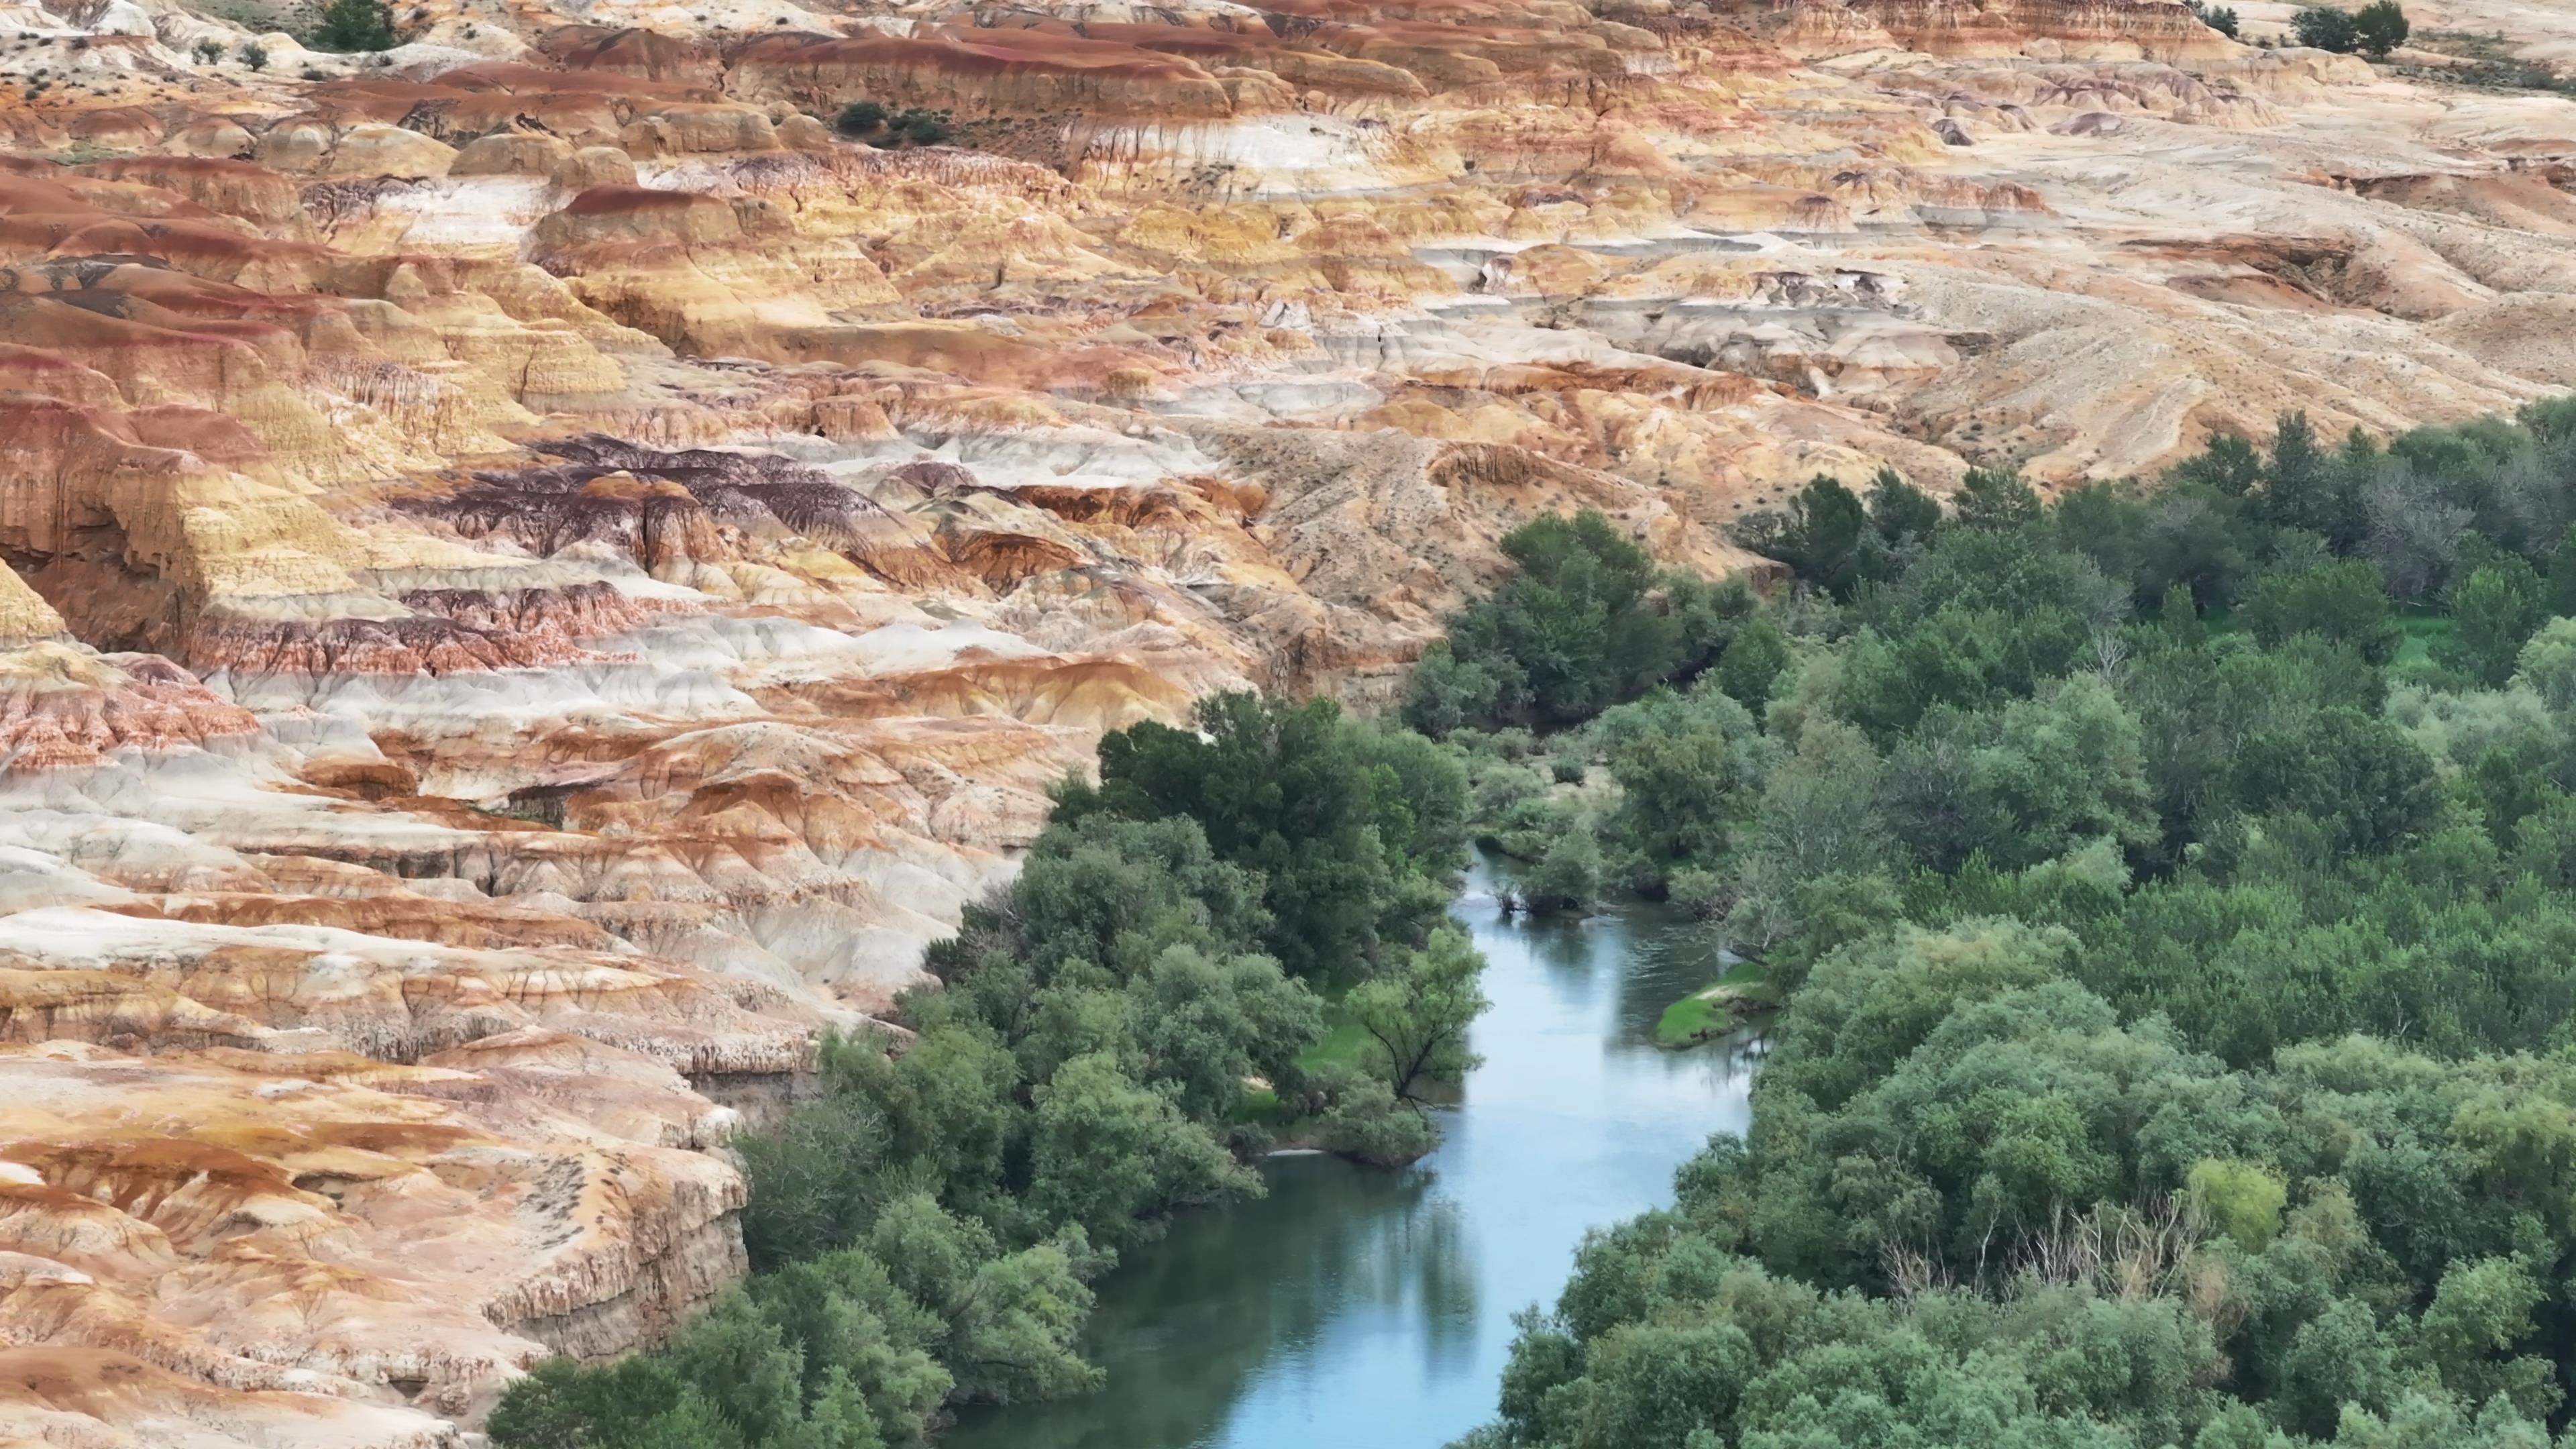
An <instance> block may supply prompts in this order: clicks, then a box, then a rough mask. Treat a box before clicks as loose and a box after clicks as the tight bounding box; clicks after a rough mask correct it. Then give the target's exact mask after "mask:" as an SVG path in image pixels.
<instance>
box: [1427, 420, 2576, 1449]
mask: <svg viewBox="0 0 2576 1449" xmlns="http://www.w3.org/2000/svg"><path fill="white" fill-rule="evenodd" d="M2014 492H2015V490H2013V489H2012V488H2010V487H2009V486H2001V487H1998V486H1996V485H1994V484H1993V483H1992V482H1991V480H1990V481H1989V482H1988V484H1987V486H1986V487H1985V488H1984V489H1983V490H1982V496H1981V497H1980V498H1978V499H1977V500H1976V506H1975V507H1974V508H1967V507H1962V508H1960V509H1959V510H1957V511H1956V512H1955V513H1954V514H1953V515H1952V516H1951V517H1949V518H1947V519H1945V520H1944V521H1942V522H1941V523H1940V524H1938V525H1937V526H1936V527H1935V528H1934V529H1933V530H1932V531H1931V533H1930V535H1929V537H1928V538H1926V539H1925V540H1924V541H1923V543H1922V546H1921V547H1920V548H1919V549H1917V550H1913V551H1911V552H1910V554H1909V555H1908V556H1905V557H1901V558H1899V559H1897V560H1896V561H1895V563H1894V564H1893V566H1891V567H1886V568H1884V569H1883V570H1882V571H1880V572H1878V573H1876V574H1875V575H1867V574H1865V575H1864V577H1863V578H1862V579H1861V581H1860V582H1859V583H1857V584H1856V585H1855V586H1853V588H1852V590H1851V594H1850V598H1849V600H1848V602H1838V601H1836V600H1835V599H1834V589H1835V587H1836V578H1835V575H1834V574H1833V573H1832V572H1831V571H1830V570H1829V571H1828V572H1827V574H1826V575H1825V576H1824V577H1821V578H1819V579H1816V580H1813V581H1812V582H1810V581H1804V580H1802V581H1801V585H1800V586H1799V587H1794V588H1792V589H1790V590H1788V591H1785V593H1784V596H1783V597H1782V598H1781V599H1779V600H1777V601H1774V602H1772V603H1769V604H1766V605H1764V606H1762V607H1761V608H1760V609H1759V610H1757V611H1756V613H1755V615H1754V617H1757V618H1761V619H1765V620H1769V621H1770V622H1772V623H1773V624H1774V625H1775V626H1776V627H1778V629H1779V630H1780V632H1781V633H1782V635H1783V636H1784V638H1785V639H1786V640H1787V641H1788V644H1789V653H1790V656H1791V662H1790V664H1789V666H1788V668H1787V669H1786V670H1785V671H1784V673H1783V674H1782V676H1781V677H1780V678H1779V679H1778V680H1777V681H1776V682H1775V684H1774V685H1773V687H1772V688H1771V690H1770V691H1769V698H1768V700H1767V701H1766V702H1765V703H1764V704H1763V705H1761V706H1760V708H1759V709H1758V710H1757V709H1756V708H1754V707H1753V706H1751V705H1749V704H1748V703H1746V702H1745V701H1744V700H1741V699H1738V698H1735V697H1734V696H1731V695H1729V694H1727V693H1726V692H1725V691H1724V690H1723V689H1722V688H1720V687H1718V686H1717V685H1715V684H1714V683H1713V682H1712V680H1711V679H1710V678H1709V677H1708V676H1707V675H1705V674H1703V675H1702V676H1701V677H1700V678H1698V679H1696V680H1693V681H1691V682H1689V683H1688V684H1687V685H1686V686H1684V687H1679V688H1669V689H1664V690H1659V691H1655V692H1652V693H1649V694H1648V695H1646V696H1645V697H1644V698H1642V699H1641V700H1639V701H1637V702H1636V703H1634V704H1630V705H1624V706H1620V707H1619V708H1617V709H1612V710H1605V711H1603V712H1602V713H1601V714H1600V715H1599V716H1598V717H1597V718H1595V719H1594V720H1593V721H1591V722H1590V723H1589V724H1587V725H1585V726H1583V727H1582V728H1581V729H1580V730H1578V731H1575V732H1573V733H1572V736H1571V738H1570V739H1568V740H1565V741H1561V742H1559V743H1558V744H1557V747H1556V748H1557V751H1558V752H1559V753H1562V752H1564V751H1566V750H1574V751H1578V752H1582V753H1585V754H1586V755H1587V756H1589V757H1592V758H1601V759H1607V760H1609V761H1610V762H1612V768H1613V773H1616V772H1617V768H1618V766H1617V761H1619V760H1620V759H1621V758H1623V757H1625V758H1628V759H1630V760H1631V761H1632V763H1631V765H1630V767H1629V769H1630V774H1631V777H1632V778H1635V779H1637V780H1640V781H1643V782H1646V783H1645V786H1644V788H1652V789H1654V790H1655V791H1657V792H1658V794H1659V795H1660V796H1665V797H1669V796H1672V795H1674V794H1676V793H1678V792H1679V790H1680V786H1679V785H1678V784H1676V778H1679V779H1683V780H1687V781H1688V782H1689V783H1690V785H1691V787H1692V788H1694V789H1696V790H1698V791H1700V792H1701V793H1700V795H1699V796H1698V797H1697V798H1698V799H1699V801H1700V802H1701V803H1700V804H1699V805H1695V806H1693V807H1692V808H1691V809H1690V810H1689V811H1688V812H1685V813H1682V814H1672V813H1670V812H1665V811H1662V810H1661V809H1660V807H1659V805H1653V806H1650V805H1640V804H1638V803H1636V802H1635V799H1634V796H1635V793H1636V790H1637V789H1638V788H1640V787H1638V786H1630V787H1628V788H1627V789H1626V790H1625V791H1623V792H1621V793H1619V794H1616V795H1608V796H1604V797H1599V798H1594V797H1580V798H1575V797H1569V796H1567V795H1566V794H1564V793H1562V792H1561V789H1560V787H1551V786H1549V785H1547V784H1546V783H1545V779H1546V773H1545V772H1543V771H1542V770H1541V769H1540V768H1539V766H1538V765H1537V764H1534V763H1533V760H1534V759H1535V756H1536V752H1535V750H1534V749H1528V750H1522V749H1519V748H1518V747H1517V742H1516V741H1513V740H1511V739H1509V738H1508V737H1506V736H1502V735H1499V734H1496V735H1470V736H1469V737H1468V738H1467V740H1466V743H1467V744H1469V745H1470V746H1473V747H1474V750H1473V753H1472V764H1471V769H1472V770H1473V771H1474V773H1475V776H1476V778H1475V783H1474V785H1473V789H1472V792H1471V799H1472V800H1473V802H1474V805H1475V814H1476V819H1477V822H1478V825H1477V828H1478V829H1479V830H1490V831H1494V832H1496V833H1498V834H1508V833H1510V832H1511V831H1512V830H1514V829H1519V828H1525V827H1526V826H1527V821H1528V819H1529V815H1528V812H1526V811H1523V812H1522V814H1520V815H1517V816H1516V815H1515V814H1514V813H1513V812H1514V811H1516V810H1521V806H1522V802H1523V801H1525V800H1526V799H1528V798H1530V797H1529V794H1528V793H1527V792H1529V791H1537V792H1539V798H1541V799H1543V800H1548V801H1549V802H1550V804H1551V807H1552V808H1555V809H1557V810H1558V811H1559V813H1560V814H1561V815H1563V816H1564V817H1567V818H1565V819H1563V820H1562V821H1561V822H1560V825H1561V829H1562V830H1564V831H1568V832H1570V831H1573V830H1578V829H1580V830H1584V831H1586V832H1588V833H1590V834H1591V835H1592V836H1593V837H1594V838H1595V839H1596V840H1597V841H1598V842H1599V843H1600V845H1601V848H1602V849H1603V851H1604V853H1605V856H1606V857H1608V858H1609V860H1610V868H1611V870H1612V873H1613V874H1617V873H1619V872H1620V871H1621V870H1622V869H1629V868H1634V869H1635V870H1636V871H1637V873H1639V874H1643V875H1660V876H1661V877H1662V879H1663V880H1664V881H1665V882H1666V883H1667V884H1668V885H1669V887H1670V888H1671V889H1672V890H1673V892H1674V893H1675V895H1676V896H1677V897H1679V896H1685V895H1687V896H1688V897H1689V898H1690V899H1691V901H1692V903H1693V904H1694V906H1695V908H1697V909H1700V910H1702V911H1703V912H1704V913H1706V914H1708V915H1710V916H1711V917H1712V918H1713V919H1716V920H1719V921H1721V922H1722V923H1723V924H1724V927H1725V929H1726V931H1727V933H1728V934H1729V936H1730V937H1731V938H1733V939H1735V940H1737V941H1739V942H1742V943H1744V945H1745V946H1746V947H1747V948H1749V949H1751V950H1753V951H1754V952H1756V953H1757V954H1759V955H1760V957H1761V959H1762V965H1763V969H1764V972H1765V974H1766V975H1767V976H1768V978H1769V980H1770V981H1771V982H1772V983H1773V985H1774V986H1776V987H1777V988H1779V989H1781V990H1783V991H1784V992H1786V993H1788V1005H1787V1008H1786V1010H1785V1012H1784V1013H1783V1015H1782V1016H1781V1017H1780V1018H1779V1022H1778V1025H1777V1028H1776V1030H1775V1033H1774V1037H1773V1043H1772V1049H1771V1051H1770V1054H1769V1055H1768V1057H1767V1058H1766V1065H1765V1066H1764V1069H1763V1071H1762V1074H1761V1075H1760V1076H1759V1078H1758V1079H1757V1080H1756V1083H1755V1087H1754V1104H1753V1117H1752V1125H1751V1129H1750V1131H1749V1133H1748V1134H1747V1135H1745V1136H1744V1137H1742V1138H1737V1137H1734V1136H1731V1135H1723V1136H1720V1137H1718V1138H1716V1139H1714V1140H1713V1141H1712V1142H1711V1144H1710V1145H1709V1147H1708V1149H1707V1150H1706V1151H1705V1152H1703V1153H1702V1154H1701V1155H1700V1156H1699V1157H1698V1158H1696V1159H1694V1160H1693V1161H1692V1162H1691V1163H1689V1164H1687V1165H1686V1166H1685V1167H1684V1168H1683V1169H1682V1170H1681V1171H1680V1173H1679V1174H1678V1177H1677V1201H1676V1203H1675V1205H1674V1206H1673V1207H1672V1208H1671V1209H1669V1210H1667V1211H1661V1212H1654V1213H1649V1214H1646V1215H1645V1216H1643V1217H1640V1218H1637V1219H1634V1220H1632V1221H1629V1222H1627V1223H1623V1224H1620V1225H1618V1226H1617V1227H1614V1228H1610V1229H1607V1230H1604V1231H1601V1232H1597V1233H1595V1234H1594V1235H1593V1236H1592V1237H1591V1238H1590V1239H1589V1240H1588V1241H1587V1242H1586V1244H1585V1246H1584V1247H1583V1248H1582V1250H1581V1251H1580V1253H1579V1254H1578V1257H1577V1263H1576V1271H1575V1274H1574V1277H1573V1279H1572V1280H1571V1281H1570V1282H1569V1284H1568V1285H1567V1287H1566V1289H1565V1291H1564V1293H1563V1294H1562V1296H1561V1297H1560V1298H1559V1299H1558V1301H1557V1302H1556V1304H1555V1305H1554V1307H1553V1308H1552V1309H1551V1310H1548V1311H1545V1312H1540V1311H1535V1310H1534V1311H1533V1312H1532V1313H1530V1314H1529V1315H1527V1316H1526V1317H1525V1318H1524V1319H1523V1320H1522V1324H1521V1333H1520V1337H1519V1339H1518V1341H1517V1343H1516V1345H1515V1348H1514V1351H1513V1356H1512V1361H1511V1365H1510V1368H1509V1370H1508V1371H1507V1373H1506V1375H1505V1379H1504V1383H1503V1387H1502V1394H1501V1400H1500V1404H1499V1410H1500V1414H1499V1417H1498V1419H1497V1421H1496V1422H1495V1423H1494V1424H1492V1425H1490V1426H1489V1427H1487V1428H1486V1429H1483V1430H1480V1431H1478V1433H1477V1434H1475V1435H1473V1436H1471V1437H1470V1439H1469V1440H1468V1441H1467V1442H1468V1443H1469V1444H1471V1445H1474V1446H1477V1449H1506V1446H1525V1449H1541V1446H1544V1449H1559V1446H1563V1449H1594V1446H1600V1449H1608V1446H1618V1449H1829V1446H1831V1449H1840V1446H1847V1445H1872V1446H1924V1449H1930V1446H1936V1445H1955V1444H1971V1443H1973V1444H1980V1445H1982V1444H1995V1445H2001V1446H2014V1449H2022V1446H2069V1449H2072V1446H2085V1449H2092V1446H2119V1449H2127V1446H2134V1449H2152V1446H2168V1445H2170V1446H2185V1449H2299V1446H2306V1445H2323V1444H2332V1445H2336V1446H2340V1449H2435V1446H2445V1449H2447V1446H2467V1449H2547V1446H2548V1445H2550V1444H2551V1443H2553V1442H2556V1443H2558V1444H2560V1445H2562V1446H2563V1445H2564V1444H2566V1443H2567V1442H2568V1441H2567V1440H2566V1439H2565V1438H2553V1436H2557V1435H2561V1434H2562V1433H2563V1432H2564V1431H2566V1430H2567V1428H2568V1418H2569V1394H2570V1389H2571V1387H2576V1385H2571V1382H2570V1373H2571V1369H2576V1360H2571V1355H2570V1353H2569V1351H2568V1349H2567V1344H2568V1342H2569V1335H2570V1333H2571V1332H2576V1208H2571V1204H2576V1176H2571V1174H2576V617H2569V616H2568V615H2567V610H2568V605H2569V604H2570V603H2571V602H2576V600H2570V599H2569V598H2568V596H2567V595H2566V594H2564V593H2561V592H2559V591H2558V590H2557V588H2556V586H2555V584H2554V582H2553V581H2555V580H2558V579H2561V578H2565V577H2567V576H2569V574H2570V572H2571V560H2570V559H2569V557H2568V556H2567V555H2566V554H2565V553H2564V552H2563V551H2562V550H2563V545H2564V544H2565V542H2566V541H2567V540H2568V538H2569V526H2570V524H2571V523H2576V402H2558V403H2550V404H2540V405H2535V406H2533V407H2530V408H2526V409H2525V410H2524V411H2523V412H2522V413H2521V414H2520V416H2519V417H2518V419H2515V420H2504V419H2490V420H2486V421H2483V422H2478V423H2473V424H2468V425H2464V426H2460V427H2452V428H2426V429H2418V430H2416V431H2414V432H2410V433H2407V434H2405V435H2403V436H2401V437H2398V438H2396V439H2393V440H2391V441H2390V442H2389V443H2388V444H2386V445H2385V446H2384V447H2383V446H2379V445H2375V444H2373V443H2372V442H2371V441H2369V440H2368V439H2366V438H2362V437H2359V436H2355V437H2352V438H2347V439H2346V440H2344V441H2343V442H2342V443H2341V444H2340V445H2339V446H2334V447H2328V446H2324V445H2322V444H2320V443H2319V442H2318V440H2317V439H2316V438H2315V437H2314V436H2313V434H2312V433H2311V431H2310V430H2309V429H2308V428H2307V426H2306V425H2305V423H2304V421H2303V420H2300V419H2297V418H2289V419H2284V420H2283V424H2282V427H2281V429H2280V432H2279V435H2278V437H2277V439H2276V440H2275V443H2274V445H2273V446H2272V448H2271V449H2270V450H2268V452H2266V451H2258V450H2256V449H2254V448H2253V447H2251V446H2250V445H2247V444H2245V443H2243V442H2241V441H2239V440H2234V439H2219V440H2215V441H2213V443H2212V444H2211V446H2210V447H2209V449H2208V450H2207V452H2205V453H2204V454H2203V455H2202V456H2200V457H2198V458H2195V459H2193V460H2192V461H2191V462H2190V463H2189V464H2187V465H2186V466H2184V467H2183V468H2180V469H2177V470H2176V471H2175V472H2174V474H2172V475H2170V476H2169V477H2167V478H2166V479H2164V480H2161V482H2160V485H2159V486H2158V487H2156V488H2154V489H2142V488H2137V487H2133V486H2126V485H2094V486H2087V487H2083V488H2078V489H2074V490H2071V491H2070V492H2068V493H2067V494H2065V495H2064V496H2062V497H2061V498H2059V499H2058V500H2056V501H2055V502H2054V503H2053V504H2049V505H2046V506H2032V505H2029V504H2025V503H2023V502H2022V501H2020V500H2019V499H2017V498H2016V497H2014V496H2013V495H2014ZM1809 516H1811V517H1815V516H1825V510H1821V509H1817V508H1812V507H1811V508H1810V510H1809ZM1866 548H1867V545H1865V544H1862V545H1858V546H1857V548H1856V550H1855V551H1856V552H1858V551H1865V550H1866ZM1832 556H1833V555H1832V552H1831V551H1830V550H1829V551H1828V553H1827V555H1826V557H1828V558H1831V557H1832ZM2214 619H2219V620H2226V621H2229V623H2230V625H2231V627H2212V621H2213V620H2214ZM2418 620H2422V621H2423V622H2424V627H2419V626H2418V623H2417V621H2418ZM2432 625H2439V626H2440V627H2430V626H2432ZM2410 641H2412V642H2410ZM2419 643H2420V645H2421V648H2420V649H2419V648H2417V647H2416V646H2417V644H2419ZM1641 741H1656V742H1658V743H1656V744H1655V745H1654V746H1653V748H1652V749H1650V750H1641V745H1640V742H1641ZM1684 742H1690V747H1689V748H1688V749H1683V748H1682V747H1681V746H1682V744H1683V743H1684ZM1675 758H1678V759H1681V760H1683V761H1684V762H1685V763H1684V764H1683V766H1681V767H1680V770H1679V776H1678V777H1676V776H1674V775H1671V774H1666V773H1662V772H1659V771H1650V770H1645V769H1643V767H1642V765H1641V764H1639V763H1637V762H1639V761H1669V760H1671V759H1675ZM1507 777H1509V778H1513V779H1516V780H1517V781H1518V782H1519V783H1518V784H1517V785H1513V784H1505V783H1498V782H1500V781H1504V780H1505V779H1506V778H1507ZM1516 791H1519V792H1520V793H1515V792H1516ZM1551 791H1557V792H1558V793H1553V794H1551V793H1550V792H1551ZM1516 821H1517V822H1520V823H1519V824H1517V825H1516V824H1515V823H1514V822H1516ZM1676 1025H1677V1026H1678V1027H1681V1028H1683V1029H1688V1028H1689V1027H1690V1026H1691V1025H1692V1024H1691V1023H1690V1022H1688V1021H1681V1022H1677V1023H1676Z"/></svg>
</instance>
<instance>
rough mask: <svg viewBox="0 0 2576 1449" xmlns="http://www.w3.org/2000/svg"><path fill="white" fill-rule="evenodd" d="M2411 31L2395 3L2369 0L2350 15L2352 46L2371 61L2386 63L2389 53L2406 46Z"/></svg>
mask: <svg viewBox="0 0 2576 1449" xmlns="http://www.w3.org/2000/svg"><path fill="white" fill-rule="evenodd" d="M2413 28H2414V27H2412V26H2410V25H2408V24H2407V22H2406V12H2405V11H2404V10H2402V9H2400V8H2398V4H2397V0H2371V3H2370V4H2368V5H2364V6H2363V7H2361V8H2360V9H2359V10H2356V11H2354V12H2353V15H2352V38H2353V43H2354V44H2355V45H2356V46H2358V47H2359V48H2360V49H2361V51H2362V53H2363V54H2365V55H2367V56H2369V57H2370V58H2371V59H2373V60H2386V59H2387V58H2388V53H2389V52H2390V51H2392V50H2395V49H2396V48H2397V47H2399V46H2401V45H2404V44H2405V43H2406V36H2407V34H2408V32H2409V31H2411V30H2412V29H2413Z"/></svg>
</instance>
